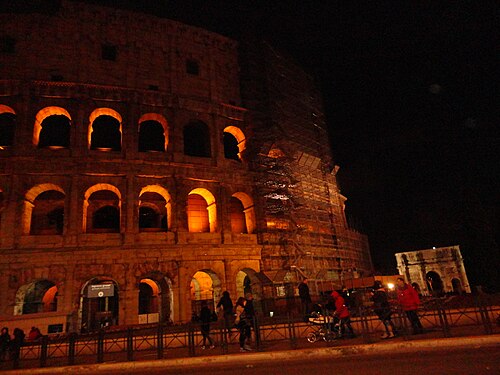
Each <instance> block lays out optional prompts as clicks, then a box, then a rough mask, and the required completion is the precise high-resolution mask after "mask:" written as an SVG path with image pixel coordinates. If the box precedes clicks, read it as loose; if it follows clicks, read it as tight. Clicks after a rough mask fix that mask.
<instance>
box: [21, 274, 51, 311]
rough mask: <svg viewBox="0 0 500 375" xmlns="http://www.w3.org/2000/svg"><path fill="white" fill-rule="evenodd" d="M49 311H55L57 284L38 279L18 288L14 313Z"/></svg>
mask: <svg viewBox="0 0 500 375" xmlns="http://www.w3.org/2000/svg"><path fill="white" fill-rule="evenodd" d="M50 311H57V286H56V285H55V284H54V283H53V282H52V281H50V280H39V281H35V282H33V283H30V284H26V285H23V286H21V287H20V288H19V289H18V291H17V293H16V305H15V307H14V315H25V314H37V313H42V312H50Z"/></svg>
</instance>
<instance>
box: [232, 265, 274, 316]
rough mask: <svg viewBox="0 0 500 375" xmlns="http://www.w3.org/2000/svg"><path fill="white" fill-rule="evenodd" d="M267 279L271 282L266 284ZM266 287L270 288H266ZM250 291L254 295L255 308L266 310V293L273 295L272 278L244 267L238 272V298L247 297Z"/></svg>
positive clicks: (261, 310) (260, 310)
mask: <svg viewBox="0 0 500 375" xmlns="http://www.w3.org/2000/svg"><path fill="white" fill-rule="evenodd" d="M263 279H264V280H263ZM266 281H268V282H269V283H268V284H266ZM266 287H268V290H264V289H265V288H266ZM248 293H251V294H252V296H253V299H254V308H255V310H256V311H259V312H263V311H264V310H266V307H265V306H263V303H264V302H265V301H264V295H265V294H266V293H268V294H269V295H270V296H272V285H271V282H270V280H269V279H267V278H265V277H264V276H263V275H262V274H259V273H258V272H256V271H255V270H253V269H251V268H243V269H242V270H241V271H239V272H238V273H237V274H236V298H238V297H245V296H246V295H247V294H248Z"/></svg>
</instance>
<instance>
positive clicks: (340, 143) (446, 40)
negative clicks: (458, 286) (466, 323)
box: [89, 0, 500, 286]
mask: <svg viewBox="0 0 500 375" xmlns="http://www.w3.org/2000/svg"><path fill="white" fill-rule="evenodd" d="M89 2H92V1H89ZM94 2H97V3H100V4H114V5H116V4H120V5H124V4H125V6H128V7H129V8H136V9H140V10H142V11H145V12H152V13H154V14H156V15H162V16H165V17H167V18H171V19H176V20H179V21H182V22H185V23H187V24H191V25H195V26H201V27H204V28H207V29H209V30H213V31H215V32H219V33H221V34H223V35H227V36H230V37H233V38H235V39H239V38H240V37H242V36H243V35H244V34H245V33H246V32H249V31H251V32H252V33H259V34H260V35H261V36H262V37H263V38H265V39H267V40H269V41H270V42H271V44H272V45H274V46H275V47H277V48H279V49H282V50H285V51H287V52H288V53H289V54H291V55H292V56H293V57H294V58H295V59H296V60H297V62H298V63H299V64H300V65H302V66H303V67H304V68H305V70H306V71H308V72H309V73H310V74H311V75H312V76H314V77H315V78H316V81H317V83H318V85H319V86H320V88H321V90H322V93H323V96H324V106H325V112H326V115H327V122H328V127H329V130H330V135H331V144H332V149H333V154H334V158H335V161H336V164H338V165H340V167H341V168H340V172H339V175H338V178H339V182H340V185H341V189H342V193H343V194H344V195H345V196H347V198H348V201H347V209H346V212H347V216H348V217H349V220H350V222H351V224H352V225H353V226H354V227H355V228H358V229H359V230H361V231H362V232H364V233H366V234H367V235H368V236H369V241H370V247H371V251H372V258H373V262H374V266H375V268H376V270H377V271H378V272H379V273H396V262H395V258H394V256H393V254H394V253H396V252H401V251H411V250H417V249H425V248H431V247H432V246H436V247H439V246H450V245H460V246H461V249H462V255H463V256H464V259H465V266H466V270H467V272H468V276H469V279H470V281H471V284H472V285H479V284H481V285H486V286H487V285H489V286H491V285H494V286H498V285H500V280H499V278H498V269H499V259H500V257H499V255H500V254H499V246H498V244H499V240H500V238H499V233H500V215H499V201H500V186H499V174H500V173H499V169H500V168H499V164H500V163H499V162H498V160H500V157H499V156H500V155H499V150H500V132H499V119H500V115H499V100H498V73H497V72H498V70H499V69H498V58H497V56H498V55H499V53H498V46H499V45H500V43H499V37H498V36H499V35H500V32H499V31H500V30H498V25H499V24H500V22H499V19H500V17H499V11H498V10H499V7H498V2H497V1H483V0H482V1H477V0H476V1H468V2H461V1H372V2H353V1H345V0H339V1H337V0H327V1H326V0H325V1H307V2H299V1H166V0H164V1H159V0H156V1H153V0H143V1H105V0H100V1H94Z"/></svg>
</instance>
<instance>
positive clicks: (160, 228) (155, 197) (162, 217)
mask: <svg viewBox="0 0 500 375" xmlns="http://www.w3.org/2000/svg"><path fill="white" fill-rule="evenodd" d="M167 229H168V217H167V202H166V201H165V198H163V197H162V196H161V195H160V194H158V193H154V192H145V193H143V194H142V195H141V198H140V201H139V231H141V232H166V231H167Z"/></svg>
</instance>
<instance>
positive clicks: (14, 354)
mask: <svg viewBox="0 0 500 375" xmlns="http://www.w3.org/2000/svg"><path fill="white" fill-rule="evenodd" d="M33 329H36V330H38V328H35V327H33V328H32V330H33ZM38 332H40V331H39V330H38ZM30 334H31V331H30ZM25 336H26V335H25V334H24V331H23V330H22V329H21V328H14V332H13V337H11V336H10V333H9V328H7V327H3V328H2V331H1V333H0V361H2V362H3V361H5V360H6V359H7V353H8V354H9V357H10V359H11V360H12V361H14V362H17V361H19V355H20V353H21V346H23V344H24V338H25ZM40 336H41V334H40Z"/></svg>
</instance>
